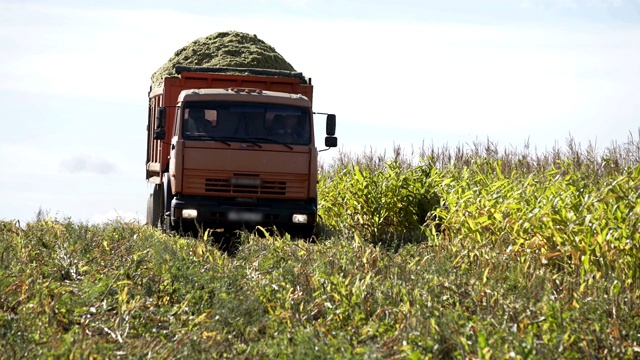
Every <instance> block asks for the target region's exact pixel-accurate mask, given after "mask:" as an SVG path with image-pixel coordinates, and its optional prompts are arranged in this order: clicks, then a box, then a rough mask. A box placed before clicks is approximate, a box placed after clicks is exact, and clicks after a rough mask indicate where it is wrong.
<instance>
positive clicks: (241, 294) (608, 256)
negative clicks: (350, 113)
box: [0, 134, 640, 359]
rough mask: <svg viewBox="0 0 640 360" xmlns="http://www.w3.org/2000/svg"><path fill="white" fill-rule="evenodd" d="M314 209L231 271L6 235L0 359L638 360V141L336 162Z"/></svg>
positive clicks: (117, 238) (90, 229) (136, 245)
mask: <svg viewBox="0 0 640 360" xmlns="http://www.w3.org/2000/svg"><path fill="white" fill-rule="evenodd" d="M639 135H640V134H639ZM319 194H320V199H319V215H320V218H321V224H320V227H319V231H318V237H317V239H315V241H302V240H297V239H291V238H290V237H289V236H288V235H283V236H273V235H270V233H267V232H262V231H261V230H260V229H258V230H257V231H256V233H253V234H249V233H244V234H242V235H241V236H240V237H239V238H237V239H236V244H235V245H236V247H235V251H234V252H233V253H229V252H225V251H222V250H221V244H218V243H212V242H211V240H210V237H209V235H210V233H208V232H203V233H201V234H200V236H198V237H195V238H187V237H181V236H178V235H176V234H163V233H161V232H159V231H158V230H156V229H152V228H149V227H146V226H142V225H140V224H136V223H129V222H123V221H120V220H114V221H112V222H109V223H105V224H101V225H92V224H83V223H77V222H73V221H72V220H71V219H55V218H52V217H49V216H45V215H43V214H40V215H38V216H37V218H36V219H34V220H33V221H31V222H29V223H27V224H20V223H18V222H17V221H1V222H0V350H1V351H0V358H2V359H5V358H7V359H14V358H166V359H169V358H170V359H176V358H248V359H254V358H281V359H291V358H299V359H308V358H339V359H345V358H354V359H369V358H392V359H405V358H406V359H424V358H427V359H429V358H436V359H449V358H471V359H503V358H507V359H510V358H514V359H538V358H592V359H594V358H628V359H634V358H638V357H640V221H639V218H640V198H639V195H638V194H640V143H639V142H638V141H636V140H634V139H633V138H632V137H630V139H629V141H627V142H625V143H624V144H620V145H617V144H612V146H610V147H608V148H606V149H604V150H599V151H597V150H596V149H595V148H594V147H593V146H591V145H589V146H587V147H586V148H581V147H580V146H579V145H578V144H576V143H575V142H574V141H572V140H569V141H568V142H567V144H566V145H565V146H563V147H557V148H555V149H553V150H551V151H548V152H544V153H537V152H535V151H532V150H530V149H529V148H528V147H527V146H525V147H524V148H523V149H522V150H517V149H513V150H504V149H499V148H498V146H496V145H495V144H492V143H491V142H489V141H487V142H486V143H476V144H472V145H470V146H459V147H456V148H453V149H448V148H434V147H431V148H428V147H423V148H422V149H420V150H419V151H415V152H412V151H409V152H406V151H404V150H402V149H401V148H399V147H398V148H396V149H395V150H394V151H393V153H392V154H391V155H390V156H386V155H385V154H376V153H374V152H364V153H363V154H359V155H349V154H340V156H338V157H337V158H336V159H335V161H333V162H332V163H331V164H328V165H324V166H323V168H322V170H321V176H320V183H319ZM258 235H262V236H258Z"/></svg>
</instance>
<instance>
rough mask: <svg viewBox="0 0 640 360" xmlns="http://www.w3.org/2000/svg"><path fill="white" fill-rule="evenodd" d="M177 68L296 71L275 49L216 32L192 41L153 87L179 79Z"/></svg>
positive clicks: (247, 37)
mask: <svg viewBox="0 0 640 360" xmlns="http://www.w3.org/2000/svg"><path fill="white" fill-rule="evenodd" d="M176 65H183V66H204V67H224V68H243V69H247V68H249V69H268V70H286V71H295V69H294V68H293V66H291V64H289V63H288V62H287V61H286V60H285V59H284V58H283V57H282V55H280V54H279V53H278V52H277V51H276V50H275V49H274V48H273V46H271V45H269V44H267V43H266V42H264V41H262V40H260V39H259V38H258V37H257V36H256V35H252V34H247V33H243V32H239V31H223V32H217V33H213V34H211V35H209V36H205V37H201V38H199V39H196V40H194V41H192V42H190V43H189V44H187V45H186V46H185V47H183V48H181V49H179V50H178V51H176V52H175V54H173V56H172V57H171V58H170V59H169V60H168V61H167V62H166V63H165V64H164V65H162V66H161V67H160V68H159V69H158V70H157V71H156V72H155V73H153V75H152V76H151V83H152V86H153V87H154V88H155V87H157V86H159V85H160V84H161V83H162V80H163V79H164V78H165V77H168V76H177V74H176V71H175V67H176Z"/></svg>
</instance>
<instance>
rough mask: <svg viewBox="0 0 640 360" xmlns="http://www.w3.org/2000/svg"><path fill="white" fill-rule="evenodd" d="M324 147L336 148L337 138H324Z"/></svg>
mask: <svg viewBox="0 0 640 360" xmlns="http://www.w3.org/2000/svg"><path fill="white" fill-rule="evenodd" d="M334 119H335V118H334ZM324 146H326V147H328V148H332V147H337V146H338V138H337V137H335V136H327V137H325V138H324Z"/></svg>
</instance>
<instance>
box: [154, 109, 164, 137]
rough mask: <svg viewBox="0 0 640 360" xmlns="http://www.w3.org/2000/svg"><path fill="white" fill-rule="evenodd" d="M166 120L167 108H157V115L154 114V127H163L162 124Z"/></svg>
mask: <svg viewBox="0 0 640 360" xmlns="http://www.w3.org/2000/svg"><path fill="white" fill-rule="evenodd" d="M166 120H167V109H166V108H165V107H160V108H158V115H157V116H156V129H164V124H165V121H166ZM154 137H155V135H154Z"/></svg>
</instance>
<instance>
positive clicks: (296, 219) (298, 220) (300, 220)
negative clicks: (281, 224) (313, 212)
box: [291, 214, 309, 224]
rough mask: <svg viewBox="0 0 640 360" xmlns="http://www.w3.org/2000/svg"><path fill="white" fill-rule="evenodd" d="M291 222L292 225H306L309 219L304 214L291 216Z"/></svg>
mask: <svg viewBox="0 0 640 360" xmlns="http://www.w3.org/2000/svg"><path fill="white" fill-rule="evenodd" d="M291 221H293V223H294V224H306V223H307V221H309V217H308V216H307V215H306V214H293V216H292V217H291Z"/></svg>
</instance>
